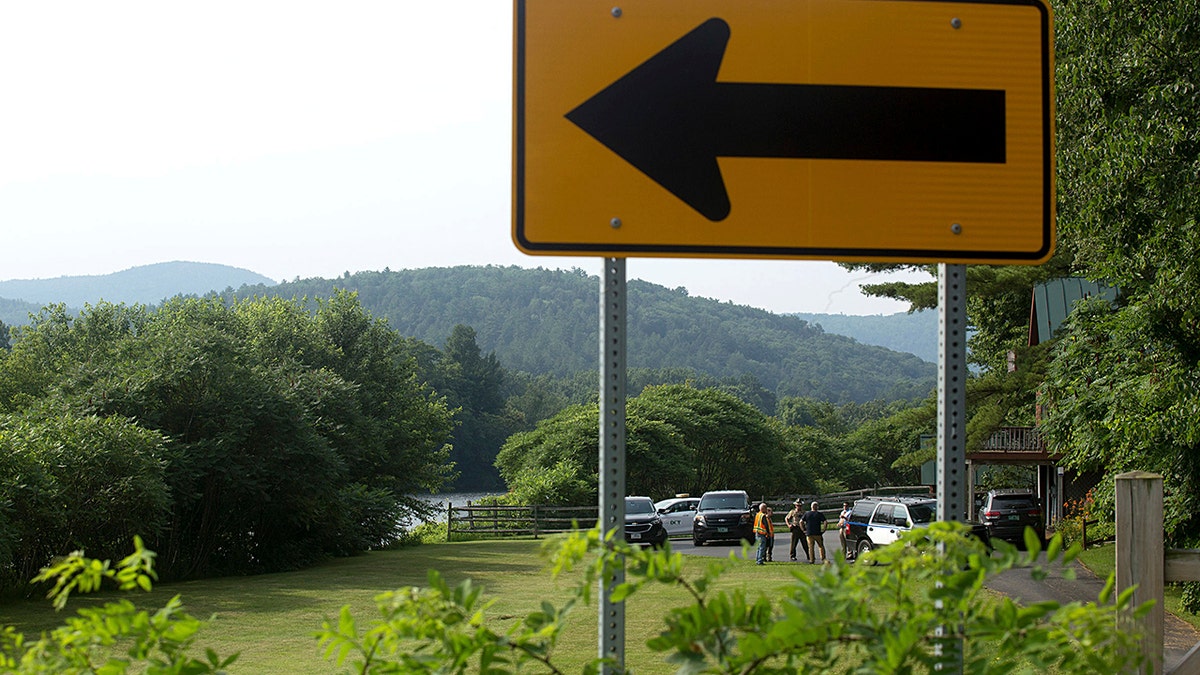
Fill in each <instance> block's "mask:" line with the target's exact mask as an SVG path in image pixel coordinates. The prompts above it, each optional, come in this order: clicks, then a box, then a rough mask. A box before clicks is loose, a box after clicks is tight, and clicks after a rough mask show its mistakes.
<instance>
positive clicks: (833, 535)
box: [671, 530, 842, 562]
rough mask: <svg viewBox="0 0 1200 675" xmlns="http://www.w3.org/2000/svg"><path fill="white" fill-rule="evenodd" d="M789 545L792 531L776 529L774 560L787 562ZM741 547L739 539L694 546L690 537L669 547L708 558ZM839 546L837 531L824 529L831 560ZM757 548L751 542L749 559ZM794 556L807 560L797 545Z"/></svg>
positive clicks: (723, 554) (674, 542)
mask: <svg viewBox="0 0 1200 675" xmlns="http://www.w3.org/2000/svg"><path fill="white" fill-rule="evenodd" d="M791 545H792V533H791V532H789V531H787V530H783V531H779V530H776V531H775V557H774V559H775V562H789V561H788V551H789V550H790V548H791ZM741 547H742V543H741V542H740V541H730V542H713V543H708V544H705V545H704V546H696V545H695V544H693V543H692V540H691V538H690V537H689V538H687V539H672V540H671V548H672V549H674V550H676V551H679V552H681V553H686V554H688V555H703V556H708V557H710V558H724V557H726V556H728V555H729V552H730V551H739V552H740V550H741ZM841 548H842V543H841V541H840V540H839V539H838V535H837V532H835V531H833V530H826V531H825V553H826V554H827V555H828V556H829V559H830V560H833V557H834V556H835V555H837V552H838V551H840V550H841ZM757 550H758V549H757V544H752V545H751V546H750V560H754V554H755V552H756V551H757ZM820 557H821V551H820V550H819V549H818V550H817V558H818V559H820ZM796 558H797V559H798V560H797V562H807V559H806V558H805V557H804V554H803V553H802V552H801V549H800V548H799V547H797V549H796Z"/></svg>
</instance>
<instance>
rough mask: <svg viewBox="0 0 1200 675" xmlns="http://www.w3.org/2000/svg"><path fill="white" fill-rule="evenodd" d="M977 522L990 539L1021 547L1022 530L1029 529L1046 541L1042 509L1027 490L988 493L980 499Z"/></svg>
mask: <svg viewBox="0 0 1200 675" xmlns="http://www.w3.org/2000/svg"><path fill="white" fill-rule="evenodd" d="M979 520H980V521H982V522H983V524H984V526H985V527H987V531H988V535H989V536H990V537H992V538H994V539H1003V540H1004V541H1007V542H1010V543H1013V544H1016V545H1017V546H1024V544H1025V528H1026V527H1032V528H1033V531H1034V532H1036V533H1037V536H1038V537H1039V538H1040V539H1041V540H1042V541H1043V542H1044V541H1045V540H1046V524H1045V522H1044V521H1043V520H1042V507H1041V504H1039V503H1038V498H1037V496H1036V495H1034V494H1033V492H1032V491H1031V490H990V491H988V493H987V496H985V497H984V498H983V506H982V507H980V509H979Z"/></svg>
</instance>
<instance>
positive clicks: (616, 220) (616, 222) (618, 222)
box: [608, 218, 621, 230]
mask: <svg viewBox="0 0 1200 675" xmlns="http://www.w3.org/2000/svg"><path fill="white" fill-rule="evenodd" d="M608 224H609V225H612V227H613V229H614V230H615V229H617V228H618V227H620V226H621V219H620V218H613V219H612V220H610V221H608Z"/></svg>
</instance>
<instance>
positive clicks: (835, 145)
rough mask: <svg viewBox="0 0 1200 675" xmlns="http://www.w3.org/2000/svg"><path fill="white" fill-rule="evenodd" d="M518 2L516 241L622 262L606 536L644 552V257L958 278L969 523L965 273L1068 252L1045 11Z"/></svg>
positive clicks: (958, 381)
mask: <svg viewBox="0 0 1200 675" xmlns="http://www.w3.org/2000/svg"><path fill="white" fill-rule="evenodd" d="M514 9H515V17H514V19H515V20H514V29H515V40H514V85H515V88H514V97H513V104H514V105H513V217H512V236H513V241H514V242H515V244H516V245H517V247H518V248H520V249H521V250H522V251H524V252H526V253H529V254H532V255H558V256H561V255H585V256H598V257H602V258H604V259H605V261H604V264H605V269H604V278H603V280H602V282H601V302H600V312H601V317H600V359H601V364H600V365H601V368H600V372H601V382H600V394H601V411H600V425H601V448H600V454H601V457H600V469H601V476H602V478H601V485H600V514H601V518H600V522H601V529H602V531H603V533H604V534H605V535H607V536H612V537H613V538H614V539H619V538H622V537H623V522H624V490H625V465H624V453H625V447H624V442H625V437H624V434H625V427H624V422H625V420H624V404H625V400H624V399H625V392H624V387H625V362H624V359H625V337H624V333H625V297H624V284H625V258H626V257H635V256H646V257H702V258H767V259H769V258H780V259H812V260H835V261H847V262H897V263H937V264H938V265H939V305H940V309H939V324H940V325H939V380H938V405H939V412H940V417H939V422H938V459H939V462H938V478H937V480H938V492H937V496H938V506H939V515H940V517H941V518H943V519H948V520H960V519H961V518H962V517H963V515H962V512H963V507H964V506H965V496H964V495H963V493H962V471H963V465H964V464H965V446H964V443H965V434H964V433H963V429H964V424H965V400H964V398H963V396H964V393H963V387H962V384H963V382H962V378H964V377H965V359H966V351H965V350H966V347H965V333H964V331H965V326H966V318H965V293H966V280H965V276H966V267H965V266H966V265H967V264H970V263H984V264H1040V263H1042V262H1044V261H1046V260H1047V259H1049V257H1050V256H1051V254H1052V253H1053V250H1054V221H1055V214H1054V103H1053V75H1054V64H1053V49H1052V36H1053V30H1052V17H1051V12H1050V8H1049V6H1048V5H1047V4H1046V3H1045V2H1044V0H980V1H977V2H976V1H970V2H942V1H940V0H871V1H869V2H868V1H864V0H791V1H789V2H786V3H780V2H775V1H774V0H738V1H737V2H731V1H730V0H688V1H687V2H680V1H679V0H631V1H629V2H620V1H617V0H603V1H601V0H516V2H515V5H514ZM621 573H623V572H621ZM620 578H621V577H619V576H616V575H614V577H613V579H614V580H617V579H620ZM614 583H616V582H615V581H614ZM611 589H612V586H606V585H605V582H601V588H600V596H601V607H600V656H602V657H606V658H608V659H610V660H611V663H613V664H615V665H616V669H620V668H623V666H624V614H623V608H621V607H620V603H612V602H611V601H610V599H609V598H610V591H611ZM946 645H947V646H949V647H950V648H951V649H952V650H957V649H958V648H957V647H955V645H953V643H952V642H951V641H947V642H946ZM943 657H944V658H943V660H942V663H941V664H939V670H942V669H948V670H954V669H956V668H957V669H961V651H960V650H958V651H957V652H951V653H944V654H943Z"/></svg>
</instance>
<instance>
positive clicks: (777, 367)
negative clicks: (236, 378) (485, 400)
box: [237, 265, 935, 402]
mask: <svg viewBox="0 0 1200 675" xmlns="http://www.w3.org/2000/svg"><path fill="white" fill-rule="evenodd" d="M336 288H345V289H349V290H353V291H357V292H358V295H359V299H360V301H361V302H362V304H363V306H364V307H366V308H367V309H368V310H370V311H371V312H372V313H373V314H374V315H376V316H378V317H381V318H385V319H387V320H388V322H389V323H390V325H391V326H392V327H393V328H395V329H396V330H398V331H399V332H400V333H401V334H403V335H407V336H412V337H416V338H418V339H420V340H422V341H424V342H427V343H429V344H432V345H435V346H438V347H440V346H442V345H443V344H444V343H445V340H446V338H447V337H448V336H449V335H450V333H451V331H452V330H453V329H454V326H455V325H456V324H465V325H468V326H471V327H472V328H474V329H475V331H476V334H477V339H478V343H479V346H480V347H481V348H482V349H483V350H484V352H491V351H494V352H495V353H496V356H497V357H498V358H499V360H500V362H501V364H502V365H503V366H504V367H505V368H507V369H510V370H519V371H524V372H527V373H532V374H534V375H538V374H543V373H548V374H553V375H557V376H569V375H573V374H576V373H581V372H585V371H594V370H596V368H597V361H598V336H597V331H598V324H599V317H598V309H599V308H598V303H599V297H598V294H599V279H598V278H597V277H595V276H589V275H588V274H587V273H585V272H583V271H582V270H578V269H576V270H572V271H563V270H545V269H540V268H539V269H525V268H520V267H497V266H490V265H489V266H487V267H452V268H430V269H421V270H400V271H395V272H393V271H385V272H359V273H358V274H354V275H346V276H343V277H340V278H337V279H305V280H297V281H293V282H288V283H283V284H279V285H277V286H272V287H261V288H256V287H252V286H247V287H245V288H242V289H241V290H240V291H238V292H237V295H238V296H241V297H245V296H248V295H263V294H272V295H280V296H283V297H307V298H310V299H313V298H323V297H328V296H329V295H330V294H332V293H333V292H334V289H336ZM627 307H628V326H627V335H628V338H627V340H628V341H627V345H628V352H627V358H626V362H627V365H628V367H629V368H631V369H632V368H646V369H664V370H665V369H688V368H690V369H693V370H695V371H696V372H699V373H704V374H707V375H710V376H712V377H715V378H721V379H737V378H746V377H749V378H752V379H753V380H755V381H756V382H757V383H758V384H760V385H761V386H762V387H764V388H766V389H767V390H768V391H770V392H773V393H775V394H776V395H778V396H809V397H813V398H817V399H822V400H828V401H833V402H848V401H856V402H865V401H869V400H875V399H889V400H896V399H906V400H910V399H914V398H921V397H924V396H926V395H927V394H928V393H929V392H930V390H931V389H932V388H933V386H934V383H935V379H934V378H935V367H934V365H933V364H932V363H927V362H925V361H923V360H921V359H920V358H918V357H916V356H914V355H912V354H903V353H900V352H897V351H892V350H889V349H886V348H883V347H879V346H875V345H869V344H863V343H860V342H858V341H856V340H853V339H851V338H848V337H844V336H841V335H834V334H831V333H829V332H826V331H825V330H823V329H822V328H821V327H820V326H815V325H813V324H811V323H809V322H807V321H804V320H801V319H799V318H797V317H794V316H782V315H777V314H772V313H770V312H767V311H765V310H761V309H756V308H753V307H746V306H743V305H734V304H732V303H728V302H719V301H716V300H711V299H708V298H694V297H690V296H689V295H688V294H687V291H686V290H685V289H675V290H671V289H667V288H666V287H663V286H659V285H657V284H652V283H648V282H645V281H640V280H632V281H630V282H629V284H628V305H627Z"/></svg>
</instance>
